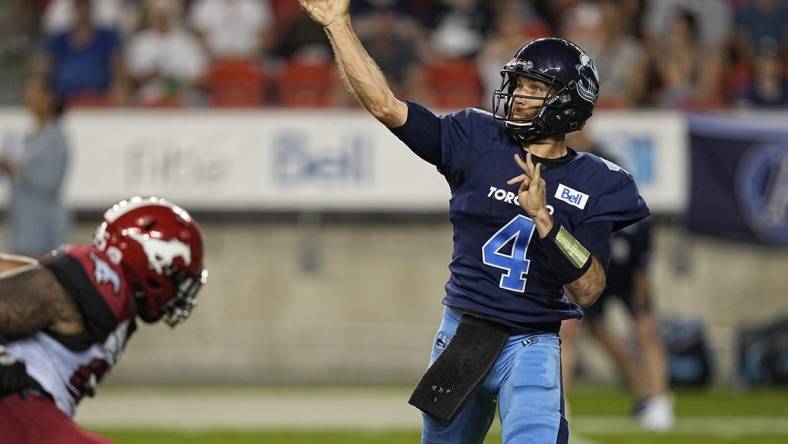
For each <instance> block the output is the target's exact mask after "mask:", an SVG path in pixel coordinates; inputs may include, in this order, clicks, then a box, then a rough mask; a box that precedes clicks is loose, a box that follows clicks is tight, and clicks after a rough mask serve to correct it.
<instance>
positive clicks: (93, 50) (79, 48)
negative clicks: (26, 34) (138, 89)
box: [39, 0, 126, 104]
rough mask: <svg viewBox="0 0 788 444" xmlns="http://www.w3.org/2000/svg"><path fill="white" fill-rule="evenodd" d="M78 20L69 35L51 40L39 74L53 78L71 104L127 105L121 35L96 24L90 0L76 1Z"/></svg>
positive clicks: (56, 35) (62, 33)
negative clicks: (125, 103) (124, 103)
mask: <svg viewBox="0 0 788 444" xmlns="http://www.w3.org/2000/svg"><path fill="white" fill-rule="evenodd" d="M74 1H75V5H76V19H75V22H74V25H73V26H72V27H71V28H70V29H69V30H68V31H66V32H61V33H59V34H55V35H53V36H51V37H49V38H47V40H46V42H45V43H44V52H43V57H42V58H41V60H40V62H39V71H40V73H41V74H43V75H51V77H52V79H53V82H54V88H55V93H56V94H58V95H59V96H61V97H63V98H64V99H65V100H66V101H67V102H76V103H79V102H82V103H84V102H91V103H94V102H98V103H106V102H111V103H116V104H119V103H123V102H124V101H125V97H126V86H125V67H124V63H123V55H122V41H121V37H120V35H119V34H118V33H117V32H116V31H115V30H112V29H107V28H100V27H98V26H96V24H95V23H94V22H93V16H92V3H91V1H90V0H74Z"/></svg>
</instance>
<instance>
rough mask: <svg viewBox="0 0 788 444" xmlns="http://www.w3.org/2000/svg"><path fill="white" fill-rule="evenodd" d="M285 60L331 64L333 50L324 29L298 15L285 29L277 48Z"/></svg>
mask: <svg viewBox="0 0 788 444" xmlns="http://www.w3.org/2000/svg"><path fill="white" fill-rule="evenodd" d="M275 52H276V55H277V56H279V57H281V58H284V59H295V60H300V61H308V62H330V61H331V48H330V47H329V44H328V39H327V38H326V33H325V32H324V31H323V28H322V27H320V25H318V24H317V23H315V22H314V21H313V20H311V19H310V18H309V16H307V15H306V14H304V13H301V14H298V15H297V16H296V17H294V18H293V20H292V21H291V22H290V24H289V26H288V27H287V28H286V29H285V32H284V34H283V35H282V36H281V37H280V39H279V43H278V45H277V48H276V51H275Z"/></svg>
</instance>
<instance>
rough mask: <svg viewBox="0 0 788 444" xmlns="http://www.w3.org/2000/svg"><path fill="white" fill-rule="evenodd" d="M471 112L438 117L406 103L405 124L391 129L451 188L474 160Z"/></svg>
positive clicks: (458, 181)
mask: <svg viewBox="0 0 788 444" xmlns="http://www.w3.org/2000/svg"><path fill="white" fill-rule="evenodd" d="M473 116H474V111H473V110H472V109H470V108H469V109H465V110H462V111H458V112H456V113H451V114H447V115H445V116H442V117H438V116H436V115H435V114H433V113H432V111H430V110H428V109H427V108H424V107H423V106H421V105H419V104H417V103H413V102H408V119H407V121H406V122H405V125H403V126H401V127H399V128H392V129H391V132H392V133H394V135H396V136H397V137H398V138H399V139H400V140H402V141H403V142H404V143H405V145H407V146H408V147H409V148H410V149H411V151H413V152H414V153H415V154H416V155H417V156H419V157H421V158H422V159H424V160H426V161H427V162H429V163H431V164H433V165H435V166H436V167H437V168H438V171H440V173H441V174H443V176H444V177H446V180H447V181H448V182H449V185H450V186H451V187H452V189H454V188H456V187H457V186H458V185H459V183H460V182H461V181H462V173H463V171H464V170H465V169H466V167H467V166H468V165H470V163H472V161H473V160H474V159H475V158H476V157H477V156H476V152H475V150H474V149H473V144H472V140H473V139H472V138H473V125H474V122H473Z"/></svg>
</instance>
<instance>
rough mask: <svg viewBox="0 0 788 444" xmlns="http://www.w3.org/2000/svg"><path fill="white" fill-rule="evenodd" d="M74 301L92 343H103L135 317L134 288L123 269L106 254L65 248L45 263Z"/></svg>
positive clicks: (82, 248)
mask: <svg viewBox="0 0 788 444" xmlns="http://www.w3.org/2000/svg"><path fill="white" fill-rule="evenodd" d="M42 265H43V266H45V267H46V268H47V269H49V270H50V271H52V273H53V274H54V275H55V277H56V278H57V280H58V281H59V282H60V284H61V285H62V286H63V288H64V289H65V290H66V292H67V293H68V294H69V295H70V296H71V297H72V298H73V300H74V302H75V304H76V305H77V308H78V309H79V311H80V313H81V314H82V317H83V321H84V322H85V326H86V329H87V330H88V332H89V333H90V336H91V340H93V341H95V342H99V343H100V342H103V341H104V340H105V339H106V337H107V335H109V334H110V333H111V332H112V331H113V330H115V328H116V327H117V325H118V324H120V323H122V322H124V321H126V320H128V319H130V318H132V317H133V316H134V301H133V296H132V292H131V289H130V288H129V286H128V283H126V280H125V279H124V277H123V273H122V270H121V269H120V267H119V266H118V265H115V264H113V263H112V261H110V260H109V258H108V257H107V256H106V254H104V253H103V252H100V251H98V250H96V249H95V248H92V247H87V246H65V247H62V248H61V249H59V250H58V251H56V252H53V253H52V254H51V255H49V256H48V257H46V258H44V259H43V260H42Z"/></svg>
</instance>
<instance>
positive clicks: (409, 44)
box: [345, 4, 426, 97]
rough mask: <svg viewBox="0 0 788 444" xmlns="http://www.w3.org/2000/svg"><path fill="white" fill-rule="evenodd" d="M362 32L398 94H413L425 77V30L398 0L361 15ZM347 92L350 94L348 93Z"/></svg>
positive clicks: (374, 56) (366, 44) (361, 36)
mask: <svg viewBox="0 0 788 444" xmlns="http://www.w3.org/2000/svg"><path fill="white" fill-rule="evenodd" d="M356 30H357V32H358V36H359V38H360V39H361V41H362V42H363V44H364V46H365V47H366V48H367V51H368V52H369V55H370V56H372V58H373V59H375V61H376V62H377V64H378V66H379V67H380V69H381V70H382V71H383V73H384V74H385V75H386V78H387V79H388V80H389V82H390V86H391V89H392V90H393V91H394V92H395V94H401V95H405V96H410V97H412V96H413V94H418V93H416V92H415V90H416V89H420V86H421V85H422V83H421V82H422V80H423V78H422V77H423V72H422V53H421V52H420V51H419V49H420V47H419V43H418V42H419V41H422V42H423V41H425V40H426V38H420V37H425V34H426V33H425V32H424V31H423V29H421V28H420V27H418V25H417V24H416V22H415V21H413V20H410V19H408V17H407V16H404V15H403V14H402V13H401V12H400V10H398V9H397V6H396V4H392V5H390V6H386V5H380V6H379V7H377V8H370V9H368V10H367V11H366V12H365V13H363V14H361V16H360V17H359V18H358V26H357V27H356ZM345 96H347V94H345Z"/></svg>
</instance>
